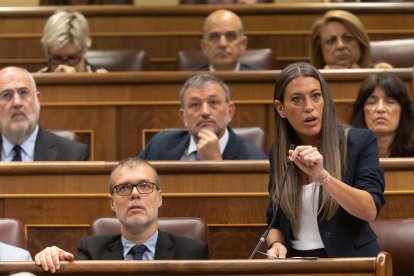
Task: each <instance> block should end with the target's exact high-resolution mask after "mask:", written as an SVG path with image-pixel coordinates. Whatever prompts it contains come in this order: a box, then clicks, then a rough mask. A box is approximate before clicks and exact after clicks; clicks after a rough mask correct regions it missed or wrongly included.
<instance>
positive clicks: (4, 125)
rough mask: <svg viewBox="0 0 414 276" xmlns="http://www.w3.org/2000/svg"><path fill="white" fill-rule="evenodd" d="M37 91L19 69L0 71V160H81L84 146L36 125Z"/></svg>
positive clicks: (85, 151)
mask: <svg viewBox="0 0 414 276" xmlns="http://www.w3.org/2000/svg"><path fill="white" fill-rule="evenodd" d="M39 114H40V92H39V91H37V89H36V83H35V81H34V78H33V76H32V75H31V74H30V73H29V72H27V71H26V70H25V69H23V68H18V67H6V68H4V69H2V70H0V132H1V136H0V147H1V161H83V160H89V159H90V153H89V149H88V147H87V146H86V145H84V144H81V143H78V142H75V141H72V140H69V139H66V138H62V137H60V136H57V135H55V134H53V133H51V132H48V131H46V130H44V129H42V128H40V127H39V125H38V120H39Z"/></svg>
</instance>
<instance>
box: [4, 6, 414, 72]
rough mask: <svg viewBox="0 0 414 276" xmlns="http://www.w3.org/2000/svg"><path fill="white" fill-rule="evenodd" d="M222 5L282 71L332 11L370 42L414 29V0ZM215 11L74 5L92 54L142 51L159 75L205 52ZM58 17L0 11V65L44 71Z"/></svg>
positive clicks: (304, 53) (45, 11) (41, 11)
mask: <svg viewBox="0 0 414 276" xmlns="http://www.w3.org/2000/svg"><path fill="white" fill-rule="evenodd" d="M223 7H224V8H228V9H230V10H233V11H234V12H236V13H237V14H239V15H240V17H241V18H242V20H243V23H244V27H245V32H246V35H247V36H248V37H249V48H272V49H273V50H274V52H275V53H276V55H277V59H278V61H280V62H281V64H283V65H284V64H286V63H287V62H291V61H295V60H304V59H308V56H309V54H308V45H309V36H310V29H311V26H312V24H313V22H314V21H315V20H316V19H317V18H319V17H320V16H321V15H322V14H323V13H325V12H326V11H328V10H331V9H344V10H348V11H350V12H352V13H354V14H355V15H357V16H358V17H359V18H360V19H361V21H362V22H363V23H364V25H365V26H366V29H367V32H368V34H369V35H370V37H371V40H380V39H391V38H403V37H410V36H412V33H413V30H414V23H413V20H412V17H413V14H414V5H413V3H409V2H408V3H407V2H406V3H375V4H374V3H345V4H342V3H294V4H286V3H275V4H263V5H256V6H254V7H251V6H249V7H246V6H237V5H230V6H223ZM69 9H70V8H69ZM214 9H216V7H214V6H207V5H205V6H204V5H188V6H186V7H184V6H176V5H171V6H133V7H125V6H123V7H122V6H114V7H91V6H84V7H76V10H78V11H80V12H82V13H83V14H85V16H86V18H87V19H88V22H89V24H90V29H91V37H92V40H93V48H95V49H119V48H142V49H144V50H145V51H146V52H147V53H148V54H149V56H150V57H151V63H152V64H153V67H154V69H158V70H159V69H161V68H162V69H169V70H172V69H173V68H174V67H175V58H176V54H177V52H178V51H179V50H181V49H199V38H200V37H201V32H202V25H203V21H204V18H205V17H206V16H207V15H208V14H209V13H210V12H212V11H213V10H214ZM53 11H54V8H53V7H30V8H2V9H0V15H1V16H0V34H1V35H0V49H1V51H0V65H2V66H4V65H6V64H19V65H21V66H25V67H26V66H27V67H29V68H31V69H33V70H38V69H39V68H41V67H42V66H43V64H44V63H45V57H44V53H43V50H42V48H41V44H40V38H41V34H42V30H43V26H44V24H45V22H46V20H47V18H48V17H49V16H50V15H51V14H52V13H53ZM165 22H168V24H166V23H165ZM27 45H31V47H27ZM154 45H156V47H155V46H154Z"/></svg>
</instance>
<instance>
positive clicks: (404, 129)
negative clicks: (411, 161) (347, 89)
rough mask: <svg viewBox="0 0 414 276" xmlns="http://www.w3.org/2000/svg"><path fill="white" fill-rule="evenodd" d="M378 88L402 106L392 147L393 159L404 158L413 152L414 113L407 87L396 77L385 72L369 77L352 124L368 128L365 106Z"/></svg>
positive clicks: (360, 92)
mask: <svg viewBox="0 0 414 276" xmlns="http://www.w3.org/2000/svg"><path fill="white" fill-rule="evenodd" d="M376 87H381V89H382V90H383V91H384V93H385V95H386V96H387V97H390V98H393V99H395V100H396V101H397V102H398V103H399V105H400V106H401V115H400V122H399V124H398V128H397V129H396V135H395V138H394V141H393V143H392V145H391V155H390V156H391V157H404V156H407V154H410V152H412V151H413V149H414V145H413V134H414V111H413V104H412V101H411V99H410V94H409V93H408V90H407V87H406V86H405V84H404V82H403V81H402V80H401V79H400V78H399V77H397V76H396V75H394V74H392V73H389V72H384V73H379V74H375V75H370V76H368V77H367V78H366V79H365V80H364V81H363V82H362V84H361V86H360V88H359V93H358V96H357V98H356V100H355V103H354V106H353V109H352V115H351V120H350V123H351V125H352V126H353V127H358V128H367V124H366V121H365V113H364V105H365V102H366V100H367V99H368V97H369V96H371V94H372V93H373V92H374V90H375V88H376Z"/></svg>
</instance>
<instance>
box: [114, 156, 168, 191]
mask: <svg viewBox="0 0 414 276" xmlns="http://www.w3.org/2000/svg"><path fill="white" fill-rule="evenodd" d="M145 166H148V167H150V168H151V169H152V171H153V173H154V177H155V184H156V185H157V187H158V189H160V188H161V183H160V177H159V176H158V173H157V171H156V170H155V168H154V167H153V166H152V165H151V164H150V163H149V162H147V161H145V160H143V159H141V158H138V157H131V158H127V159H124V160H122V161H119V162H118V164H116V165H115V167H114V168H113V169H112V172H111V175H110V176H109V193H111V192H112V189H113V187H114V175H115V172H116V171H117V170H118V169H120V168H125V167H127V168H135V167H145Z"/></svg>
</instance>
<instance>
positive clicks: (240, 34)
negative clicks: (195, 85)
mask: <svg viewBox="0 0 414 276" xmlns="http://www.w3.org/2000/svg"><path fill="white" fill-rule="evenodd" d="M200 47H201V50H202V51H203V54H204V56H206V57H207V58H208V60H209V64H204V65H202V66H200V67H196V68H194V70H206V71H218V70H230V71H240V70H255V68H253V67H251V66H248V65H246V64H241V63H240V61H239V59H240V56H241V55H242V54H243V53H244V52H245V50H246V47H247V37H246V36H245V35H244V27H243V23H242V21H241V19H240V17H239V16H238V15H237V14H235V13H234V12H232V11H228V10H217V11H214V12H212V13H211V14H209V15H208V16H207V18H206V20H205V21H204V27H203V38H202V39H201V40H200Z"/></svg>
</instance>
